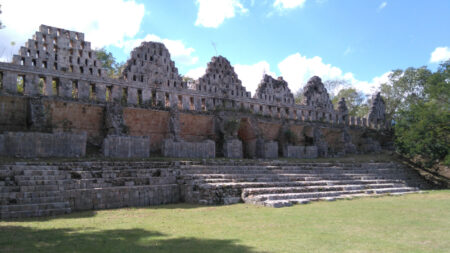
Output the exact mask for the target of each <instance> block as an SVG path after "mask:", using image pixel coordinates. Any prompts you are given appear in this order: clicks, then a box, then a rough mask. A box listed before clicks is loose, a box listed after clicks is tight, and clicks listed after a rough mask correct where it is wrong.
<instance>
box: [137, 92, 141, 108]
mask: <svg viewBox="0 0 450 253" xmlns="http://www.w3.org/2000/svg"><path fill="white" fill-rule="evenodd" d="M137 103H138V105H142V90H141V89H138V90H137Z"/></svg>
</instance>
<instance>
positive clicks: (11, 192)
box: [0, 160, 429, 219]
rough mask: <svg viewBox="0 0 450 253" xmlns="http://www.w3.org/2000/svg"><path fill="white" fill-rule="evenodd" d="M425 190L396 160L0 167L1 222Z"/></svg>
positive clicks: (278, 203) (279, 204)
mask: <svg viewBox="0 0 450 253" xmlns="http://www.w3.org/2000/svg"><path fill="white" fill-rule="evenodd" d="M428 187H429V186H428V184H427V183H426V182H425V181H424V180H423V179H422V178H421V177H420V176H419V175H418V174H417V173H416V172H415V171H414V170H412V169H410V168H408V167H404V166H403V165H400V164H395V163H364V164H359V163H333V164H330V163H285V162H258V161H251V162H250V161H247V162H246V161H232V162H229V161H228V162H226V161H225V162H224V161H214V160H210V161H204V162H201V163H200V162H194V161H186V162H174V163H168V162H125V161H122V162H119V161H115V162H111V161H110V162H106V161H104V162H101V161H84V162H51V163H48V162H20V163H13V164H1V165H0V219H10V218H24V217H35V216H53V215H58V214H65V213H70V212H73V211H82V210H97V209H109V208H121V207H131V206H150V205H161V204H168V203H179V202H188V203H196V204H233V203H238V202H246V203H253V204H258V205H264V206H271V207H282V206H290V205H292V204H296V203H307V202H309V201H312V200H334V199H339V198H352V197H362V196H376V195H380V194H403V193H410V192H417V191H418V190H419V189H427V188H428Z"/></svg>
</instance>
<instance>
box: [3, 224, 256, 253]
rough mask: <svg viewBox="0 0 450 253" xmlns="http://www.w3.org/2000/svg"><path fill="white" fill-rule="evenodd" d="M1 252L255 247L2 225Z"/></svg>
mask: <svg viewBox="0 0 450 253" xmlns="http://www.w3.org/2000/svg"><path fill="white" fill-rule="evenodd" d="M0 228H1V229H0V252H133V253H134V252H137V253H139V252H240V253H253V252H255V253H256V251H253V250H252V249H251V248H249V247H247V246H243V245H238V244H237V241H235V240H216V239H200V238H183V237H182V238H171V237H170V236H169V235H166V234H163V233H160V232H155V231H147V230H143V229H116V230H104V231H95V228H91V230H84V231H78V230H73V229H34V228H29V227H21V226H4V227H0Z"/></svg>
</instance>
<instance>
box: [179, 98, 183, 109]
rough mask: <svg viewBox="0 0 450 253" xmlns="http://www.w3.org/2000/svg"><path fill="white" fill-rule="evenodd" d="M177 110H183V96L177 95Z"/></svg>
mask: <svg viewBox="0 0 450 253" xmlns="http://www.w3.org/2000/svg"><path fill="white" fill-rule="evenodd" d="M178 109H180V110H181V109H183V96H181V95H178Z"/></svg>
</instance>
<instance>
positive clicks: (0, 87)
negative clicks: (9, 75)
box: [0, 72, 3, 90]
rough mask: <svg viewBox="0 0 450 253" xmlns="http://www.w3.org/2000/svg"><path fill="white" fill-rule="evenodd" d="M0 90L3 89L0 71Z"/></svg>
mask: <svg viewBox="0 0 450 253" xmlns="http://www.w3.org/2000/svg"><path fill="white" fill-rule="evenodd" d="M0 90H3V72H0Z"/></svg>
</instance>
